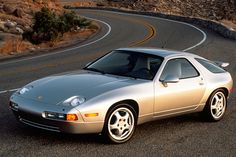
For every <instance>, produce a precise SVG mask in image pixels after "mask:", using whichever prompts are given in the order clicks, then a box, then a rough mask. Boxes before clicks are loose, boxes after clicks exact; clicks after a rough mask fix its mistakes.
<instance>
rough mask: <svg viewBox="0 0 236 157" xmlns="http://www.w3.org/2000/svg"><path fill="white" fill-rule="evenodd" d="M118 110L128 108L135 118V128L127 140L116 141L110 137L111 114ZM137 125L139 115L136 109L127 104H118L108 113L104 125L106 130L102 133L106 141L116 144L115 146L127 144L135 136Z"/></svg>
mask: <svg viewBox="0 0 236 157" xmlns="http://www.w3.org/2000/svg"><path fill="white" fill-rule="evenodd" d="M118 108H127V109H129V110H130V111H131V112H132V114H133V116H134V128H133V130H132V132H131V134H130V135H129V136H128V137H127V138H125V139H124V140H116V139H114V138H113V137H112V136H111V135H110V133H109V131H108V121H109V118H110V116H111V114H112V113H113V112H114V111H115V110H117V109H118ZM136 125H137V113H136V111H135V110H134V108H133V107H132V106H131V105H129V104H125V103H121V104H117V105H115V106H114V107H112V108H111V109H110V110H109V111H108V112H107V115H106V119H105V123H104V128H103V133H102V134H103V135H104V136H105V138H106V140H107V141H108V142H109V143H115V144H121V143H125V142H127V141H129V140H130V139H131V137H132V136H133V134H134V132H135V129H136Z"/></svg>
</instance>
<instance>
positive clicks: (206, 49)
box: [0, 9, 236, 157]
mask: <svg viewBox="0 0 236 157" xmlns="http://www.w3.org/2000/svg"><path fill="white" fill-rule="evenodd" d="M79 12H80V14H82V15H84V16H87V17H90V18H94V19H98V20H101V21H100V22H99V24H100V25H101V30H100V32H99V33H98V34H97V35H96V36H94V37H93V38H91V39H89V40H87V41H85V42H84V43H80V44H78V45H74V46H72V47H70V48H64V49H58V50H54V51H51V52H50V53H44V54H43V55H36V56H28V57H25V58H19V59H14V60H9V61H4V62H0V93H1V94H0V156H4V157H5V156H235V155H236V114H235V113H236V103H235V102H236V94H233V95H232V96H231V98H230V100H229V104H228V111H227V113H226V115H225V117H224V119H223V120H222V121H220V122H217V123H208V122H204V121H203V120H202V119H201V117H200V116H199V115H198V114H193V115H186V116H181V117H176V118H171V119H166V120H159V121H155V122H150V123H147V124H143V125H141V126H138V127H137V131H136V133H135V135H134V137H133V138H132V139H131V140H130V141H129V142H128V143H125V144H121V145H109V144H104V143H103V139H102V138H101V136H98V135H68V134H61V133H54V132H48V131H43V130H39V129H34V128H31V127H27V126H24V125H21V124H20V123H18V122H17V121H16V120H15V118H14V116H13V114H12V113H11V111H10V110H9V109H8V99H9V97H10V95H11V94H12V92H5V91H6V90H10V89H15V88H19V87H21V86H22V85H24V84H26V83H28V82H30V81H32V80H35V79H38V78H41V77H44V76H48V75H52V74H57V73H63V72H66V71H71V70H78V69H80V68H82V67H83V66H84V65H85V64H86V63H88V62H89V61H92V60H93V59H95V58H97V57H98V56H101V55H103V54H105V53H106V52H108V51H110V50H112V49H115V48H119V47H129V46H145V47H146V46H148V47H159V48H160V47H163V48H169V49H176V50H186V51H188V52H192V53H196V54H199V55H201V56H203V57H206V58H208V59H211V60H221V61H227V62H230V66H229V68H228V70H229V71H230V72H231V74H232V76H233V79H234V81H235V80H236V52H235V51H236V41H232V40H228V39H225V38H222V37H220V36H218V35H217V34H216V33H214V32H211V31H209V30H206V29H203V28H200V29H198V28H196V27H195V26H192V25H188V24H184V23H179V22H175V21H169V20H165V19H159V18H153V17H145V16H138V15H130V14H120V13H114V12H106V11H92V10H82V9H81V10H80V11H79ZM235 82H236V81H235ZM234 91H235V88H234ZM62 92H63V91H62Z"/></svg>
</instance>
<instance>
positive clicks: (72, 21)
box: [23, 7, 91, 44]
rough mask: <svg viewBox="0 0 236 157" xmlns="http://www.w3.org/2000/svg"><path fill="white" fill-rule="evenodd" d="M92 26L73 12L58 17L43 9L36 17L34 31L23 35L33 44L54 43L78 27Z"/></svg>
mask: <svg viewBox="0 0 236 157" xmlns="http://www.w3.org/2000/svg"><path fill="white" fill-rule="evenodd" d="M90 24H91V22H90V21H88V20H87V19H85V18H82V17H79V16H78V15H77V14H76V13H75V12H73V11H66V12H64V13H63V14H62V15H57V14H56V13H55V12H52V11H50V10H49V9H48V8H45V7H44V8H42V9H41V11H39V12H36V13H35V15H34V24H33V30H32V31H28V32H25V33H24V34H23V38H24V39H28V40H29V41H31V42H32V43H33V44H40V43H42V42H47V41H53V40H55V39H57V38H58V36H59V35H61V36H63V34H64V33H65V32H69V31H72V30H73V29H75V28H76V27H86V26H89V25H90Z"/></svg>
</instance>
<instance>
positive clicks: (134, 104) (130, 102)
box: [103, 99, 139, 131]
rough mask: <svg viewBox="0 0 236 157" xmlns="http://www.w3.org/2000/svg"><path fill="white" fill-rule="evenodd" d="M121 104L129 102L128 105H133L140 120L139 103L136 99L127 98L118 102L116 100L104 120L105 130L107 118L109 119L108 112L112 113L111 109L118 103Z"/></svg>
mask: <svg viewBox="0 0 236 157" xmlns="http://www.w3.org/2000/svg"><path fill="white" fill-rule="evenodd" d="M119 104H128V105H130V106H131V107H133V109H134V110H135V112H136V114H137V115H136V116H137V117H136V118H137V121H138V115H139V105H138V103H137V102H136V101H135V100H132V99H126V100H121V101H118V102H116V103H114V104H113V105H111V106H110V107H109V109H108V110H107V112H106V115H105V120H104V125H103V131H104V127H105V123H106V121H107V119H108V114H109V113H110V111H111V110H112V109H113V108H114V107H116V106H117V105H119Z"/></svg>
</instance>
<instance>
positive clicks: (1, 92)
mask: <svg viewBox="0 0 236 157" xmlns="http://www.w3.org/2000/svg"><path fill="white" fill-rule="evenodd" d="M18 89H20V88H16V89H9V90H4V91H0V94H3V93H7V92H14V91H17V90H18Z"/></svg>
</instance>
